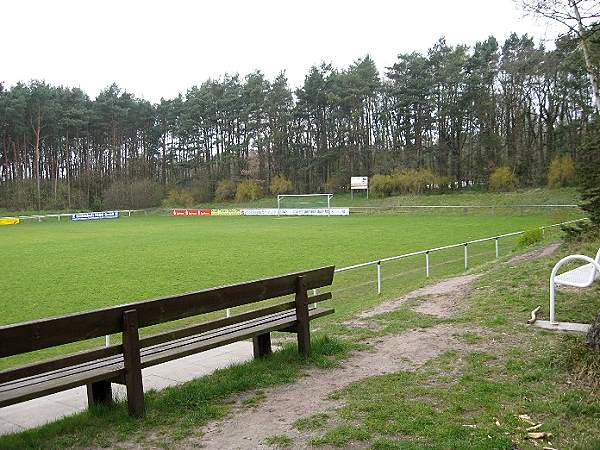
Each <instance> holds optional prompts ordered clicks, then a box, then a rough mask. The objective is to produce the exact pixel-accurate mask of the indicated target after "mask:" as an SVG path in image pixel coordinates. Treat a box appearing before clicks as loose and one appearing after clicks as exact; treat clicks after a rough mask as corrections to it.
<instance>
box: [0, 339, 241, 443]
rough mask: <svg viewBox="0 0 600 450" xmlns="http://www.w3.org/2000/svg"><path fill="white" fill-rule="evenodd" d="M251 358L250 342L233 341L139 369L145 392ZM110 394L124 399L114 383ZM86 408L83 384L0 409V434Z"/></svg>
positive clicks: (118, 386) (26, 427) (43, 422)
mask: <svg viewBox="0 0 600 450" xmlns="http://www.w3.org/2000/svg"><path fill="white" fill-rule="evenodd" d="M249 359H252V342H249V341H243V342H235V343H233V344H229V345H227V346H224V347H219V348H215V349H212V350H208V351H206V352H202V353H198V354H196V355H191V356H186V357H185V358H181V359H176V360H174V361H170V362H166V363H164V364H160V365H158V366H154V367H148V368H147V369H143V370H142V375H143V378H144V391H149V390H151V389H155V390H158V389H163V388H165V387H167V386H174V385H176V384H181V383H185V382H186V381H189V380H192V379H194V378H198V377H201V376H203V375H207V374H209V373H211V372H213V371H215V370H216V369H220V368H224V367H228V366H230V365H232V364H236V363H240V362H244V361H247V360H249ZM113 395H114V396H115V397H118V398H125V386H122V385H118V384H113ZM86 408H87V395H86V388H85V386H82V387H78V388H75V389H70V390H68V391H63V392H58V393H56V394H52V395H48V396H46V397H41V398H37V399H34V400H29V401H27V402H23V403H19V404H16V405H12V406H7V407H5V408H2V409H0V434H7V433H14V432H18V431H23V430H26V429H29V428H33V427H36V426H39V425H43V424H45V423H48V422H52V421H55V420H57V419H60V418H61V417H64V416H70V415H72V414H76V413H78V412H80V411H83V410H85V409H86Z"/></svg>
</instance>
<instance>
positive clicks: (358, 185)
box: [350, 177, 369, 198]
mask: <svg viewBox="0 0 600 450" xmlns="http://www.w3.org/2000/svg"><path fill="white" fill-rule="evenodd" d="M359 190H363V191H367V198H369V177H350V192H351V193H352V198H354V191H359Z"/></svg>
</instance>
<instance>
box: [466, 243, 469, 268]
mask: <svg viewBox="0 0 600 450" xmlns="http://www.w3.org/2000/svg"><path fill="white" fill-rule="evenodd" d="M468 248H469V244H468V243H467V242H465V270H467V269H468V268H469V250H468Z"/></svg>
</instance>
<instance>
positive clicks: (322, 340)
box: [0, 335, 351, 449]
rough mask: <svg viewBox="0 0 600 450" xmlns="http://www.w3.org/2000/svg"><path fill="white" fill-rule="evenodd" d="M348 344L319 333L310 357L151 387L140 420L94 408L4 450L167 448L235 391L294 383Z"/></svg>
mask: <svg viewBox="0 0 600 450" xmlns="http://www.w3.org/2000/svg"><path fill="white" fill-rule="evenodd" d="M350 348H351V344H349V343H347V342H345V341H342V340H339V339H334V338H329V337H327V336H323V335H321V336H317V337H315V338H313V341H312V352H311V356H310V357H309V358H302V357H300V356H299V355H298V353H297V348H296V346H295V345H293V344H290V345H287V346H285V347H284V348H283V349H282V350H281V351H278V352H275V353H273V354H272V355H270V356H268V357H265V358H262V359H258V360H252V361H250V362H247V363H244V364H239V365H234V366H231V367H229V368H226V369H220V370H217V371H215V372H214V373H212V374H211V375H208V376H205V377H202V378H198V379H196V380H193V381H190V382H188V383H185V384H183V385H181V386H175V387H171V388H167V389H164V390H162V391H158V392H157V391H151V392H149V393H147V394H146V415H145V416H144V417H143V418H142V419H133V418H131V417H129V416H128V414H127V405H126V404H125V403H124V402H120V403H117V404H116V405H114V406H113V407H96V408H92V409H90V410H89V411H85V412H83V413H80V414H77V415H74V416H70V417H67V418H64V419H62V420H59V421H57V422H53V423H50V424H48V425H45V426H42V427H39V428H36V429H32V430H29V431H24V432H21V433H16V434H11V435H6V436H0V449H16V448H19V449H55V448H71V447H111V446H114V445H116V443H118V442H119V441H122V440H125V439H127V440H128V441H129V442H131V441H133V442H137V443H138V444H140V445H142V446H143V443H144V442H145V439H151V440H152V442H153V446H156V445H162V446H164V447H165V448H168V447H169V444H170V442H173V441H175V440H178V439H182V438H183V437H186V436H188V435H189V433H190V430H192V429H194V428H197V427H199V426H202V425H204V424H206V423H207V422H208V421H209V420H214V419H218V418H221V417H223V416H224V415H225V414H226V413H227V412H228V411H229V409H230V407H231V403H230V399H231V396H232V395H234V394H237V393H241V392H244V391H248V390H252V389H262V388H266V387H269V386H273V385H277V384H283V383H290V382H292V381H294V380H296V379H297V378H298V377H299V376H301V374H302V373H303V371H304V370H305V369H307V368H309V367H321V368H327V367H334V366H336V365H337V361H339V360H340V359H342V358H345V357H346V356H347V355H348V352H349V350H350Z"/></svg>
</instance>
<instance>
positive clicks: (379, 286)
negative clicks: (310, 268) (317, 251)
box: [335, 218, 587, 294]
mask: <svg viewBox="0 0 600 450" xmlns="http://www.w3.org/2000/svg"><path fill="white" fill-rule="evenodd" d="M583 220H587V218H583V219H575V220H568V221H566V222H561V223H555V224H553V225H545V226H541V227H538V228H539V229H541V230H542V235H544V234H545V230H546V229H548V228H556V227H560V226H562V225H567V224H569V223H574V222H580V221H583ZM523 233H525V231H515V232H512V233H506V234H499V235H497V236H491V237H486V238H481V239H474V240H472V241H466V242H461V243H459V244H451V245H444V246H443V247H435V248H430V249H427V250H419V251H416V252H410V253H404V254H402V255H396V256H388V257H386V258H380V259H376V260H373V261H368V262H364V263H360V264H354V265H352V266H347V267H341V268H339V269H335V273H341V272H347V271H349V270H356V269H361V268H363V267H368V266H376V267H377V293H378V294H381V291H382V279H381V265H382V264H383V263H386V262H390V261H397V260H399V259H403V258H409V257H411V256H418V255H425V275H426V276H427V277H429V275H430V269H431V265H430V264H429V255H430V254H431V253H434V252H439V251H442V250H448V249H452V248H460V247H463V248H464V263H465V264H464V267H465V270H467V269H468V268H469V245H471V244H476V243H479V242H487V241H495V243H494V244H495V256H496V259H498V258H499V257H500V243H499V242H500V239H502V238H507V237H511V236H518V235H521V234H523Z"/></svg>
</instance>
